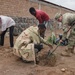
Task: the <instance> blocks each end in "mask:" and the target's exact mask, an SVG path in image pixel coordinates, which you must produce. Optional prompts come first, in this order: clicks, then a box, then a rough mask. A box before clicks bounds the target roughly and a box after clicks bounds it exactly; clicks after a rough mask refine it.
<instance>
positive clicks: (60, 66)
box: [0, 31, 75, 75]
mask: <svg viewBox="0 0 75 75" xmlns="http://www.w3.org/2000/svg"><path fill="white" fill-rule="evenodd" d="M58 32H59V31H58ZM49 34H50V33H49V31H47V34H46V36H48V35H49ZM15 39H16V38H15ZM55 47H56V46H54V48H55ZM48 50H49V48H48V46H44V49H43V50H42V51H41V52H40V53H39V55H43V54H44V53H46V52H48ZM64 50H65V47H64V46H59V47H58V48H57V50H56V51H55V52H54V54H55V56H56V62H55V63H54V65H53V66H48V65H42V64H41V65H40V64H38V65H34V63H33V62H32V63H25V62H23V61H22V60H21V59H19V58H18V57H17V56H15V55H13V52H12V49H11V48H10V47H9V37H5V44H4V46H3V47H0V75H75V55H74V54H73V55H72V56H71V57H64V56H61V52H63V51H64ZM43 62H44V61H43Z"/></svg>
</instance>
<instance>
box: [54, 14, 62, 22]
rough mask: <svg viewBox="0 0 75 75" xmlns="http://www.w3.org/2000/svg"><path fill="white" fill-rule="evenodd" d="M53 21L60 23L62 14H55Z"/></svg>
mask: <svg viewBox="0 0 75 75" xmlns="http://www.w3.org/2000/svg"><path fill="white" fill-rule="evenodd" d="M55 20H57V21H58V22H62V14H61V13H56V14H55Z"/></svg>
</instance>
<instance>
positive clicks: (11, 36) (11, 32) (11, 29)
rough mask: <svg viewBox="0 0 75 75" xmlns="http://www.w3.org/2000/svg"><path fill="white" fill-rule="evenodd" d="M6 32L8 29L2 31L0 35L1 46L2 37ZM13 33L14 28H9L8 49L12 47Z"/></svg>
mask: <svg viewBox="0 0 75 75" xmlns="http://www.w3.org/2000/svg"><path fill="white" fill-rule="evenodd" d="M7 30H8V28H7V29H6V30H5V31H3V32H2V34H1V43H0V45H1V46H3V45H4V36H5V33H6V32H7ZM13 31H14V26H11V27H9V38H10V47H13Z"/></svg>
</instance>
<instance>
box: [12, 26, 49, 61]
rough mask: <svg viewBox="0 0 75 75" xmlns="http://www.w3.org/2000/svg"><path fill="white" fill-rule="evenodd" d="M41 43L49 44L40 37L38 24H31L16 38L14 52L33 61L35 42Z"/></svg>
mask: <svg viewBox="0 0 75 75" xmlns="http://www.w3.org/2000/svg"><path fill="white" fill-rule="evenodd" d="M40 43H44V44H46V45H48V44H49V43H47V42H46V40H44V39H43V38H42V37H40V35H39V33H38V27H37V26H30V27H29V28H27V29H26V30H25V31H23V32H22V33H21V34H20V35H19V37H18V38H17V39H16V42H15V44H14V49H13V52H14V54H15V55H17V56H19V57H22V58H23V59H24V60H27V61H31V60H34V58H33V55H35V53H34V52H35V51H34V44H40Z"/></svg>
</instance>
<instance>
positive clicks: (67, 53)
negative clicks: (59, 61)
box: [61, 49, 72, 57]
mask: <svg viewBox="0 0 75 75" xmlns="http://www.w3.org/2000/svg"><path fill="white" fill-rule="evenodd" d="M61 55H62V56H66V57H70V56H71V55H72V54H71V50H69V49H68V50H65V52H63V53H61Z"/></svg>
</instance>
